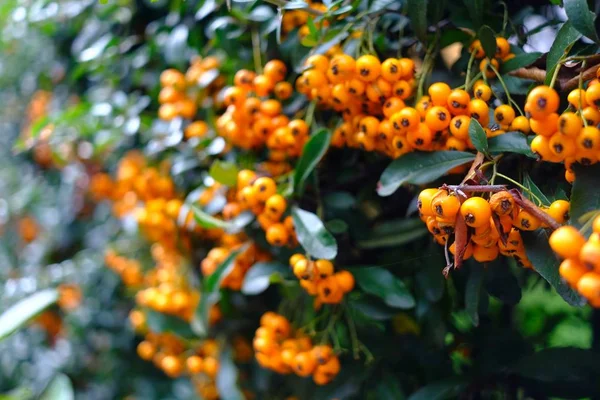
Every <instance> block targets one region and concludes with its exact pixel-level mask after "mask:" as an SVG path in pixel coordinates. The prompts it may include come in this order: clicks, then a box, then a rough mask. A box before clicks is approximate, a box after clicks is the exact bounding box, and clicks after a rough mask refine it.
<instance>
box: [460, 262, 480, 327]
mask: <svg viewBox="0 0 600 400" xmlns="http://www.w3.org/2000/svg"><path fill="white" fill-rule="evenodd" d="M470 266H471V270H470V273H469V279H468V280H467V287H466V288H465V309H466V311H467V314H468V315H469V318H471V322H472V323H473V326H479V299H480V298H481V288H482V284H483V272H484V270H483V266H482V265H479V264H476V263H471V265H470Z"/></svg>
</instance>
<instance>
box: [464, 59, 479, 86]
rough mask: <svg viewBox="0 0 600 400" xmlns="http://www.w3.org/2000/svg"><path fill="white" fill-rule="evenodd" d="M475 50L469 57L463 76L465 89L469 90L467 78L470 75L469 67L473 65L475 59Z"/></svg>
mask: <svg viewBox="0 0 600 400" xmlns="http://www.w3.org/2000/svg"><path fill="white" fill-rule="evenodd" d="M476 54H477V52H476V51H473V52H472V53H471V57H469V63H468V64H467V75H466V76H465V90H469V87H468V85H469V82H470V81H469V78H470V77H471V68H472V67H473V61H475V55H476Z"/></svg>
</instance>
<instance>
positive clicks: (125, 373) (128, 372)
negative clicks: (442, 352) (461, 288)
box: [0, 0, 592, 399]
mask: <svg viewBox="0 0 600 400" xmlns="http://www.w3.org/2000/svg"><path fill="white" fill-rule="evenodd" d="M223 3H224V2H223V1H216V0H205V1H196V0H187V1H184V0H172V1H168V0H159V1H156V2H151V1H145V0H137V1H134V0H106V1H104V2H102V1H98V0H2V1H1V2H0V105H1V107H0V132H1V134H0V311H3V310H5V309H6V308H7V307H8V306H10V305H11V304H14V303H15V302H16V301H18V300H19V299H21V298H23V297H25V296H26V295H29V294H31V293H33V292H35V291H38V290H40V289H43V288H47V287H56V286H59V285H61V287H62V288H63V289H64V290H67V291H68V293H69V294H70V295H69V296H68V297H67V300H66V301H63V302H62V303H61V304H59V305H58V306H56V307H53V308H51V309H49V310H48V311H46V312H44V313H43V314H41V315H40V316H39V317H38V318H37V319H36V321H35V322H34V323H33V324H32V325H31V326H30V327H28V328H27V329H23V330H20V331H18V332H16V333H15V334H14V335H12V336H10V337H8V338H7V339H4V340H1V341H0V393H3V394H6V395H7V397H3V396H2V395H0V398H2V399H5V398H6V399H25V398H34V397H37V396H38V395H39V393H41V392H42V391H43V390H44V388H45V387H46V386H47V384H48V382H49V381H50V380H51V379H52V378H53V377H55V376H56V375H57V373H63V374H66V375H67V376H68V377H69V378H70V380H71V382H72V384H73V387H74V389H75V393H76V397H77V398H82V399H109V398H126V397H127V396H133V397H135V398H143V399H155V398H156V399H158V398H160V399H165V398H181V399H185V398H195V394H194V392H193V390H192V388H191V387H190V385H189V383H188V381H186V380H185V379H182V380H179V381H178V380H172V379H170V378H167V377H166V376H165V375H164V374H163V373H162V372H160V371H158V370H157V369H155V368H154V367H153V366H152V365H151V364H150V363H146V362H143V361H141V360H140V359H139V358H138V357H137V355H136V353H135V348H136V344H137V341H136V338H135V335H134V333H133V330H132V329H131V328H130V327H129V324H128V322H127V316H128V313H129V311H130V309H131V307H132V300H131V298H129V297H128V296H127V291H126V289H125V288H124V287H123V286H122V283H121V282H120V279H119V278H118V277H117V275H116V274H114V273H113V272H111V271H110V270H109V269H107V268H106V267H105V266H104V262H103V258H104V255H103V254H104V249H105V248H106V245H107V243H108V242H109V241H111V240H113V239H114V238H115V237H116V236H117V235H120V234H122V232H123V227H121V226H120V225H119V223H118V222H117V221H115V220H114V219H112V218H110V216H111V210H110V207H109V206H108V205H98V206H96V205H94V204H93V202H92V201H91V200H90V199H89V198H88V196H87V194H86V192H87V187H88V184H89V176H90V173H91V172H93V171H96V170H98V169H100V168H101V165H102V164H103V163H104V162H108V164H109V165H111V163H113V164H114V163H116V160H117V159H118V157H119V155H120V154H123V152H124V151H125V149H127V148H131V147H133V146H135V145H136V143H139V142H140V141H142V140H143V137H144V135H148V134H150V132H152V129H153V128H155V127H156V126H155V118H156V109H157V103H156V94H157V92H158V89H159V84H158V76H159V74H160V72H161V71H162V70H163V69H165V68H166V67H177V68H180V69H184V68H185V67H187V63H188V61H189V59H190V57H191V56H192V55H193V54H202V51H203V46H204V45H206V43H204V42H203V41H202V40H201V39H199V38H200V37H202V35H200V34H198V32H202V31H204V30H205V29H207V30H208V29H209V28H210V25H209V21H206V20H203V19H204V18H205V17H206V15H208V14H209V13H210V12H211V11H212V10H214V9H216V8H218V7H222V6H223ZM544 4H546V5H544V6H543V7H536V8H535V9H533V8H530V9H527V12H525V14H524V15H527V17H526V18H525V17H524V21H523V23H524V26H526V27H530V28H533V27H537V28H538V29H539V32H538V33H536V34H534V35H532V36H530V37H529V40H528V46H530V47H531V48H530V50H536V51H542V52H545V51H547V50H548V48H549V46H550V45H551V40H552V38H553V37H554V32H555V31H556V28H555V27H556V24H558V23H559V22H560V21H561V20H562V19H563V16H562V15H561V13H560V12H558V9H556V8H554V7H552V6H550V5H547V3H546V2H544ZM521 11H522V12H523V10H521ZM540 26H541V27H542V28H539V27H540ZM232 37H233V36H232ZM233 38H234V39H235V37H233ZM239 51H240V52H242V53H243V52H244V51H247V50H244V49H239ZM236 56H237V55H236ZM34 138H35V140H34ZM126 228H127V227H126V226H125V231H126V230H127V229H126ZM131 240H132V241H133V239H131ZM132 243H133V245H135V243H134V242H132ZM529 286H531V287H529V288H528V289H527V290H524V291H523V296H524V297H523V299H522V301H521V302H520V303H519V304H518V306H517V307H516V313H517V319H518V321H519V329H520V330H521V333H522V334H523V335H524V336H525V337H528V338H530V339H531V340H532V342H533V343H534V344H535V345H536V346H539V347H540V348H542V347H545V346H576V347H580V348H590V347H591V346H592V329H591V326H590V325H589V324H588V323H586V322H585V321H587V320H588V319H589V314H590V310H589V308H583V309H580V308H573V307H570V306H569V305H567V304H566V303H565V302H563V301H562V299H560V297H559V296H557V295H556V294H555V293H554V292H552V291H548V290H546V289H545V288H544V287H543V284H541V283H540V281H539V280H536V281H535V282H533V283H532V282H530V283H529ZM457 318H461V316H457Z"/></svg>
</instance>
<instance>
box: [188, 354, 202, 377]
mask: <svg viewBox="0 0 600 400" xmlns="http://www.w3.org/2000/svg"><path fill="white" fill-rule="evenodd" d="M202 364H203V363H202V358H201V357H199V356H189V357H188V358H187V360H185V366H186V368H187V370H188V372H189V373H190V374H199V373H200V372H202Z"/></svg>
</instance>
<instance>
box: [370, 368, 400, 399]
mask: <svg viewBox="0 0 600 400" xmlns="http://www.w3.org/2000/svg"><path fill="white" fill-rule="evenodd" d="M375 391H376V393H377V398H378V399H394V400H403V399H405V398H406V396H404V393H403V392H402V388H401V387H400V382H399V381H398V378H396V377H395V376H393V375H392V374H391V373H390V372H389V371H384V372H383V377H382V378H381V380H379V383H377V386H376V387H375Z"/></svg>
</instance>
